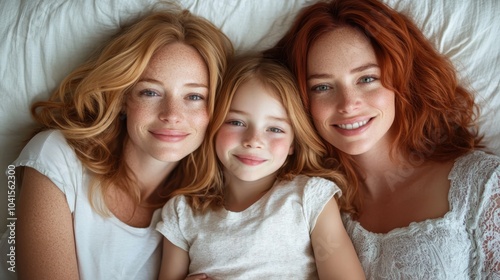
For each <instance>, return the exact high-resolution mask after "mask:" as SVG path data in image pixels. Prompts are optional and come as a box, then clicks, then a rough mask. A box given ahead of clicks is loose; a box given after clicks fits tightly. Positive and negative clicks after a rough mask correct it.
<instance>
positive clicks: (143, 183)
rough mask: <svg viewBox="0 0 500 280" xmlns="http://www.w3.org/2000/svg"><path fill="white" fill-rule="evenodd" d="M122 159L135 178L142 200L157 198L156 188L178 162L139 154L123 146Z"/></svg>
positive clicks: (159, 186)
mask: <svg viewBox="0 0 500 280" xmlns="http://www.w3.org/2000/svg"><path fill="white" fill-rule="evenodd" d="M124 160H125V162H126V163H127V165H128V167H129V168H130V171H131V172H132V173H133V176H134V177H135V179H136V180H137V183H138V185H139V188H140V192H141V197H142V198H143V199H144V201H151V200H152V201H154V200H155V199H157V196H158V195H157V192H156V190H157V189H158V188H161V187H162V185H163V182H164V181H165V179H166V178H167V177H168V175H170V173H171V172H172V170H173V169H174V168H175V167H176V166H177V164H178V162H162V161H159V160H156V159H154V158H152V157H150V156H144V155H140V154H138V153H135V152H132V151H131V149H127V147H126V148H125V152H124Z"/></svg>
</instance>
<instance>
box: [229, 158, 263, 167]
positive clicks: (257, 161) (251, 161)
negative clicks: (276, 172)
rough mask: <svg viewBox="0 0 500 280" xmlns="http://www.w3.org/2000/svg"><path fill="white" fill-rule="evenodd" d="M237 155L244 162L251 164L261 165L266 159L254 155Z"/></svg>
mask: <svg viewBox="0 0 500 280" xmlns="http://www.w3.org/2000/svg"><path fill="white" fill-rule="evenodd" d="M235 157H236V158H237V159H238V160H239V161H241V162H242V163H244V164H246V165H251V166H255V165H259V164H261V163H263V162H265V161H266V160H265V159H262V158H259V157H253V156H235Z"/></svg>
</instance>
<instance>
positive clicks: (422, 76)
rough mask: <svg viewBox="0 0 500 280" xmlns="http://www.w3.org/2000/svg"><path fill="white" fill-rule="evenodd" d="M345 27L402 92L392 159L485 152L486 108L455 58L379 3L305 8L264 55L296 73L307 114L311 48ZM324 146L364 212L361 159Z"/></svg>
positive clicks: (345, 0)
mask: <svg viewBox="0 0 500 280" xmlns="http://www.w3.org/2000/svg"><path fill="white" fill-rule="evenodd" d="M343 26H350V27H353V28H355V29H357V30H360V31H361V32H363V33H364V34H365V35H366V36H367V37H368V38H369V40H370V42H371V44H372V46H373V48H374V50H375V54H376V57H377V60H378V63H379V66H380V68H381V82H382V84H383V85H384V86H385V87H386V88H388V89H391V90H393V91H394V92H395V95H396V118H395V121H394V124H393V128H394V131H395V132H396V137H395V138H394V142H393V146H392V147H393V149H392V153H391V155H392V157H393V158H396V157H395V155H396V153H400V154H401V155H402V156H403V157H404V158H406V159H409V158H410V157H420V158H422V157H423V158H425V160H426V161H427V160H430V161H448V160H452V159H455V158H457V157H459V156H461V155H463V154H465V153H467V152H469V151H471V150H473V149H475V148H477V147H480V144H479V143H480V140H481V137H480V136H479V135H478V131H477V123H476V120H477V114H478V113H479V108H478V106H477V105H475V103H474V98H473V95H472V94H471V93H470V92H468V91H467V90H466V89H465V88H464V87H462V86H460V85H459V84H458V82H457V76H456V71H455V69H454V67H453V65H452V64H451V62H450V61H449V59H447V58H446V57H445V56H443V55H441V54H439V53H438V52H437V51H436V50H435V49H434V48H433V46H432V45H431V44H430V42H429V41H428V40H427V39H426V38H425V37H424V35H423V34H422V32H421V31H420V30H419V29H418V28H417V27H416V26H415V24H414V23H413V22H412V21H411V20H410V19H409V18H408V17H406V16H404V15H402V14H401V13H398V12H397V11H395V10H393V9H391V8H390V7H388V6H386V5H385V4H383V3H381V2H380V1H377V0H334V1H328V2H319V3H316V4H313V5H311V6H309V7H306V8H304V10H302V11H301V12H300V13H299V15H298V16H297V18H296V20H295V22H294V24H293V26H292V27H291V29H290V30H289V31H288V32H287V33H286V34H285V36H284V37H283V38H282V39H281V40H280V41H279V42H278V43H277V44H276V46H274V47H273V48H271V49H269V50H268V51H266V52H265V54H266V56H268V57H271V58H273V59H276V60H278V61H280V62H281V63H283V64H285V65H287V66H288V67H289V68H290V69H291V71H292V72H293V73H294V75H295V76H296V78H297V83H298V85H299V91H300V94H301V97H302V101H303V102H304V104H305V106H306V109H307V110H309V97H308V92H309V90H308V88H307V83H306V74H307V73H306V71H307V54H308V51H309V48H310V47H311V45H312V44H313V43H314V42H315V41H316V39H318V38H319V37H320V36H321V35H323V34H325V33H327V32H329V31H332V30H334V29H336V28H339V27H343ZM325 55H326V54H325ZM325 145H326V146H327V147H328V151H329V155H331V156H334V157H336V158H338V159H339V161H340V162H341V163H342V165H343V169H344V171H345V173H346V174H347V177H348V180H349V190H348V191H347V196H349V197H356V199H355V200H354V201H355V205H356V208H359V207H360V198H359V195H358V189H359V186H360V181H359V179H358V176H357V175H359V174H357V173H356V165H355V162H354V160H353V159H352V157H351V156H350V155H348V154H345V153H343V152H341V151H339V150H338V149H336V148H335V147H333V146H332V145H330V144H328V143H326V142H325Z"/></svg>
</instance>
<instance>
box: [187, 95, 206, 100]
mask: <svg viewBox="0 0 500 280" xmlns="http://www.w3.org/2000/svg"><path fill="white" fill-rule="evenodd" d="M188 99H189V100H204V97H203V96H202V95H199V94H192V95H189V96H188Z"/></svg>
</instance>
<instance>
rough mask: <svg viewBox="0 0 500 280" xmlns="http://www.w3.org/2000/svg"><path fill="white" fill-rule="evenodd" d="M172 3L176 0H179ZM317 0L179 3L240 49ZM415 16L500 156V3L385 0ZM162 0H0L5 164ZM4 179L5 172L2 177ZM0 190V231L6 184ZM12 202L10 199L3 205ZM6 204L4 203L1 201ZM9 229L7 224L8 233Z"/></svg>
mask: <svg viewBox="0 0 500 280" xmlns="http://www.w3.org/2000/svg"><path fill="white" fill-rule="evenodd" d="M174 1H175V0H174ZM316 1H318V0H273V1H268V0H240V1H234V0H214V1H202V0H177V2H178V3H179V4H180V5H181V6H182V7H184V8H187V9H189V10H190V11H192V12H193V13H195V14H198V15H201V16H203V17H205V18H207V19H209V20H210V21H212V22H213V23H215V24H216V25H217V26H219V27H221V29H222V30H223V31H224V32H225V33H226V34H227V35H228V37H229V38H230V39H231V40H232V41H233V44H234V46H235V49H236V51H237V52H242V51H246V50H263V49H265V48H268V47H270V46H272V45H273V44H274V43H275V42H276V41H277V40H278V39H279V38H280V37H281V36H282V35H283V34H284V32H285V31H286V29H287V28H288V27H289V25H290V24H291V22H292V20H293V18H294V15H295V14H296V13H297V11H298V10H300V8H302V7H303V6H305V5H308V4H311V3H313V2H316ZM384 1H385V2H386V3H387V4H389V5H390V6H392V7H394V8H395V9H396V10H398V11H401V12H403V13H405V14H407V15H408V16H410V17H411V18H413V19H414V21H415V22H416V23H417V25H418V26H419V27H420V28H421V29H422V30H423V31H424V34H425V35H426V36H427V37H428V38H429V39H430V40H431V42H432V43H433V44H434V46H435V47H436V48H437V49H438V50H439V51H440V52H441V53H443V54H445V55H447V56H448V57H449V58H450V59H451V60H452V62H453V63H454V65H455V66H456V67H457V69H458V70H459V78H460V82H461V83H462V84H463V85H465V86H467V87H469V88H471V89H472V90H473V91H474V93H475V97H476V101H477V103H478V104H479V105H480V107H481V117H480V119H479V123H480V131H481V133H483V134H484V135H485V137H484V144H485V145H486V147H485V149H486V150H487V151H490V152H493V153H495V154H497V155H500V125H499V122H500V110H499V107H500V93H499V90H500V75H499V74H500V71H499V70H500V47H499V45H500V1H497V0H482V1H477V2H476V1H469V0H419V1H413V0H384ZM158 2H160V0H107V1H101V0H85V1H73V0H9V1H1V2H0V38H1V41H0V61H1V65H0V79H1V82H0V95H1V102H0V109H1V110H0V113H1V116H0V151H1V159H0V169H1V170H2V171H4V170H6V169H7V167H8V165H9V163H10V162H12V161H13V160H14V159H15V158H16V156H17V155H18V154H19V152H20V151H21V149H22V147H23V145H24V143H25V140H27V139H28V137H29V136H30V135H31V133H32V128H33V127H34V122H33V120H32V119H31V117H30V111H29V108H30V104H32V103H33V101H35V100H43V99H46V98H48V97H49V95H50V93H51V92H52V91H53V90H54V88H55V87H56V86H57V85H58V83H59V82H60V81H61V80H62V79H63V78H64V76H65V75H67V74H68V73H69V72H70V71H71V70H72V69H73V68H75V67H76V66H77V65H79V64H80V63H81V62H83V61H84V60H85V59H86V58H87V57H88V56H89V54H90V53H91V52H93V51H94V50H96V49H97V48H98V47H99V46H100V45H101V44H102V43H103V42H104V41H105V40H106V39H107V38H109V37H110V36H111V35H112V34H114V33H115V32H116V31H117V30H118V29H119V28H120V27H121V26H123V25H125V24H127V23H129V22H131V21H132V20H134V19H135V18H137V17H138V16H141V15H143V14H144V13H147V12H148V11H151V10H152V9H154V8H157V7H158V5H157V3H158ZM0 185H1V186H7V176H0ZM1 189H2V191H1V192H0V201H2V203H1V205H2V209H0V219H1V223H2V227H1V228H2V229H4V228H6V226H5V224H6V222H7V209H6V208H7V206H6V205H7V204H8V200H7V197H8V195H7V193H8V192H7V188H6V187H2V188H1ZM6 201H7V203H6ZM4 205H5V206H4ZM2 231H3V230H2Z"/></svg>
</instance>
